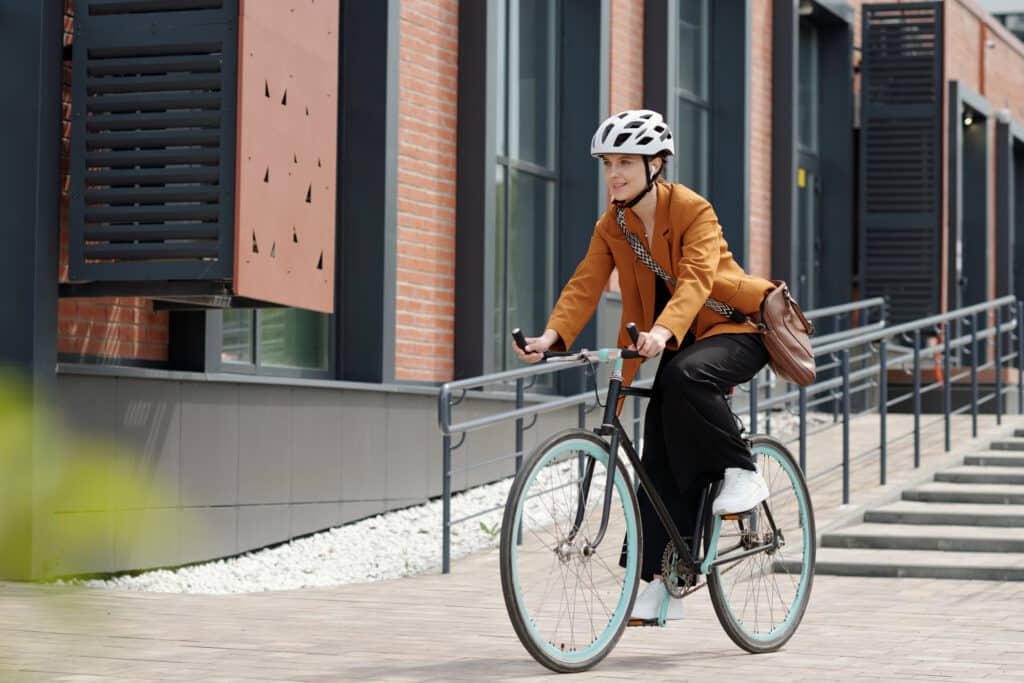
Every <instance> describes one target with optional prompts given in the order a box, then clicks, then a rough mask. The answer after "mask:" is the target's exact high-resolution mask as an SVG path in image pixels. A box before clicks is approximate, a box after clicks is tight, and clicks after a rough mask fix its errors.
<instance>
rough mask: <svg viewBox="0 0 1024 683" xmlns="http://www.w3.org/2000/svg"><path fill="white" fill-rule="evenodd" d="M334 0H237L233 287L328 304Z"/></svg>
mask: <svg viewBox="0 0 1024 683" xmlns="http://www.w3.org/2000/svg"><path fill="white" fill-rule="evenodd" d="M338 15H339V5H338V3H337V2H319V3H310V2H299V0H275V1H274V2H260V1H258V0H256V1H253V0H241V16H240V21H239V23H240V26H239V36H240V37H239V86H238V109H239V115H238V126H239V127H238V178H237V197H236V199H237V213H236V218H237V222H236V226H237V228H236V240H237V244H238V247H239V248H238V250H237V257H236V259H237V260H236V270H235V287H234V290H235V293H236V294H238V295H239V296H244V297H247V298H250V299H257V300H260V301H271V302H274V303H278V304H283V305H286V306H300V307H302V308H308V309H312V310H317V311H323V312H325V313H330V312H331V311H332V310H333V308H334V236H335V187H336V183H337V133H338V27H339V23H338Z"/></svg>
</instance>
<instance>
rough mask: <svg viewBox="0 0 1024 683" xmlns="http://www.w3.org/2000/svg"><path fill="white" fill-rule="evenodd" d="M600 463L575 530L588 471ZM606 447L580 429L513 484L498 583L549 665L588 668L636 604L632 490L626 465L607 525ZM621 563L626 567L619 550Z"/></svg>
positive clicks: (533, 649)
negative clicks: (602, 530)
mask: <svg viewBox="0 0 1024 683" xmlns="http://www.w3.org/2000/svg"><path fill="white" fill-rule="evenodd" d="M591 461H592V462H593V463H594V474H593V477H592V479H591V483H590V487H589V492H588V496H587V501H586V504H585V505H584V506H583V508H582V512H583V514H582V522H581V523H580V525H579V531H578V532H577V533H576V534H575V535H573V534H572V533H571V531H572V528H573V524H574V521H575V520H576V518H577V513H578V510H579V509H580V493H581V491H582V488H583V487H582V484H583V472H584V469H585V467H586V465H587V463H589V462H591ZM609 461H610V458H609V453H608V444H607V443H605V442H604V441H602V440H601V439H599V438H598V437H596V436H595V435H593V434H591V433H589V432H584V431H571V432H565V433H562V434H559V435H556V436H554V437H552V438H551V439H549V440H548V441H546V442H545V443H543V444H541V445H540V446H539V447H538V448H537V450H536V451H535V452H534V453H533V454H532V455H531V456H530V457H529V458H528V459H527V461H526V462H525V463H524V465H523V468H522V469H521V470H520V472H519V474H518V475H517V476H516V479H515V482H514V483H513V484H512V489H511V490H510V491H509V496H508V502H507V503H506V505H505V514H504V518H503V521H502V525H501V546H500V547H501V587H502V592H503V593H504V596H505V607H506V608H507V610H508V615H509V618H510V620H511V621H512V626H513V628H515V631H516V635H518V636H519V640H520V641H521V642H522V643H523V645H524V646H525V647H526V649H527V651H528V652H529V653H530V654H531V655H532V656H533V657H534V659H536V660H537V661H538V662H540V663H541V664H543V665H544V666H546V667H548V668H549V669H552V670H553V671H558V672H574V671H583V670H585V669H588V668H590V667H592V666H594V664H596V663H598V662H599V661H601V660H602V659H603V658H604V657H605V656H606V655H607V654H608V653H609V652H610V651H611V649H612V648H613V647H614V646H615V644H616V642H618V640H619V638H620V637H621V635H622V631H623V629H624V628H625V626H626V622H627V619H628V617H629V613H630V611H631V610H632V608H633V600H634V599H635V597H636V589H637V585H638V582H639V578H640V567H639V561H640V551H641V547H642V539H641V531H640V524H639V514H638V512H637V503H636V497H635V495H634V493H633V487H632V486H631V485H630V482H629V480H628V479H627V478H626V477H625V476H624V474H623V471H622V468H621V467H617V469H616V472H615V483H614V487H613V489H612V499H611V511H610V513H609V522H608V530H607V533H606V534H605V536H604V539H603V540H602V542H601V544H600V545H599V546H598V547H597V548H591V547H590V545H589V544H590V543H591V542H592V541H593V540H594V539H595V538H596V535H597V532H598V529H599V527H600V524H601V516H602V505H603V502H604V492H605V487H606V485H607V483H608V468H609ZM623 551H624V559H625V563H624V564H625V567H623V566H620V562H619V561H620V555H623Z"/></svg>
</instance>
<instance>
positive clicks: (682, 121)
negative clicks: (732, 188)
mask: <svg viewBox="0 0 1024 683" xmlns="http://www.w3.org/2000/svg"><path fill="white" fill-rule="evenodd" d="M676 9H677V18H676V36H675V37H676V40H675V43H676V60H675V63H676V78H675V112H673V113H674V116H672V120H670V121H669V122H668V123H669V125H670V126H671V128H672V130H673V132H674V134H675V140H676V156H675V157H674V159H673V162H674V166H675V169H674V170H673V169H672V166H673V164H670V165H669V174H670V177H671V178H673V179H674V180H675V181H676V182H680V183H682V184H684V185H686V186H688V187H690V188H692V189H694V190H695V191H697V192H699V193H701V194H707V192H708V176H709V170H708V166H709V159H708V140H709V139H710V135H711V130H710V118H711V116H710V114H711V88H710V82H711V77H710V73H711V60H710V58H709V54H710V42H711V7H710V1H709V0H679V3H678V5H677V6H676Z"/></svg>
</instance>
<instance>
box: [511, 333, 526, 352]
mask: <svg viewBox="0 0 1024 683" xmlns="http://www.w3.org/2000/svg"><path fill="white" fill-rule="evenodd" d="M512 338H513V339H515V341H516V346H518V347H519V348H520V349H522V350H523V352H524V353H525V352H526V337H524V336H523V331H522V330H520V329H519V328H518V327H517V328H516V329H514V330H512Z"/></svg>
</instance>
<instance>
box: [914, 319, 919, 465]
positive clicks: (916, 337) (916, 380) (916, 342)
mask: <svg viewBox="0 0 1024 683" xmlns="http://www.w3.org/2000/svg"><path fill="white" fill-rule="evenodd" d="M913 401H914V467H915V468H918V467H920V466H921V330H914V398H913Z"/></svg>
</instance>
